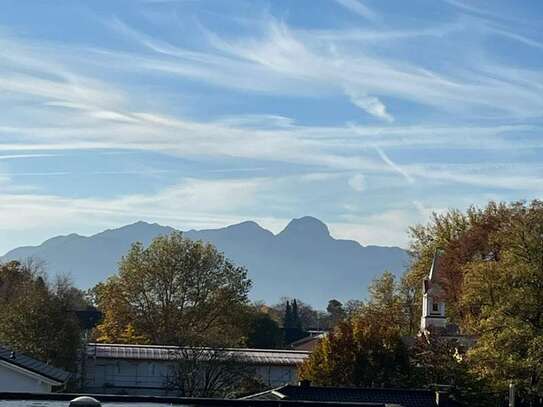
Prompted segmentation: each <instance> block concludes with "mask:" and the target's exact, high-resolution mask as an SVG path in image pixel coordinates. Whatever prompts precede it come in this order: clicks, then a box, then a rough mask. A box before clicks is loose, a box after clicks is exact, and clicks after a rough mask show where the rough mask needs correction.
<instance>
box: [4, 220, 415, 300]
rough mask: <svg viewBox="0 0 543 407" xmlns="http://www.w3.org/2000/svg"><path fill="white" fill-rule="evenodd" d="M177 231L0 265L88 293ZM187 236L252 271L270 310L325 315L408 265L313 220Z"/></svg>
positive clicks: (148, 229) (68, 246) (136, 229)
mask: <svg viewBox="0 0 543 407" xmlns="http://www.w3.org/2000/svg"><path fill="white" fill-rule="evenodd" d="M174 230H176V229H174V228H172V227H170V226H163V225H160V224H158V223H147V222H143V221H138V222H135V223H132V224H129V225H124V226H121V227H119V228H115V229H106V230H104V231H102V232H99V233H96V234H93V235H90V236H82V235H79V234H76V233H71V234H68V235H60V236H55V237H52V238H50V239H47V240H45V241H44V242H43V243H42V244H40V245H37V246H22V247H18V248H15V249H13V250H10V251H8V252H7V253H6V254H5V255H4V256H2V257H0V261H1V262H5V261H8V260H21V259H25V258H29V257H32V258H35V259H39V260H42V261H44V263H45V266H46V269H47V270H48V271H49V272H51V273H58V274H68V275H71V277H72V279H73V280H74V283H75V285H76V286H78V287H80V288H90V287H92V286H94V285H95V284H96V283H98V282H99V281H102V280H103V279H105V278H107V277H108V276H110V275H112V274H113V273H114V272H115V271H116V270H117V265H118V262H119V260H120V258H121V257H122V256H123V255H124V254H126V253H127V252H128V250H129V248H130V246H131V244H132V243H133V242H135V241H140V242H142V243H143V244H144V245H145V246H147V245H148V244H149V243H150V242H151V241H152V240H153V239H154V238H155V237H157V236H159V235H165V234H169V233H171V232H173V231H174ZM182 233H183V234H184V235H185V236H186V237H187V238H190V239H193V240H203V241H206V242H210V243H213V244H214V245H215V246H217V248H218V249H219V250H220V251H223V252H224V253H225V255H226V256H227V257H228V258H230V259H231V260H232V261H234V262H235V263H236V264H239V265H243V266H245V267H247V269H248V272H249V277H250V278H251V279H252V280H253V289H252V291H251V298H252V299H255V300H264V301H266V302H268V303H274V302H277V301H278V300H279V299H280V297H282V296H288V297H296V298H300V299H302V300H303V301H305V302H308V303H310V304H312V305H314V306H318V307H321V308H322V307H323V306H325V305H326V303H327V301H328V300H329V299H330V298H337V299H339V300H343V301H344V300H347V299H350V298H364V297H365V295H366V293H367V286H368V284H369V283H370V282H371V281H372V280H373V278H375V277H376V276H378V275H379V274H380V273H382V272H383V271H384V270H389V271H391V272H393V273H394V274H396V275H400V274H401V273H402V272H403V270H404V269H405V268H406V267H407V265H408V262H409V257H408V254H407V252H406V251H405V250H403V249H401V248H399V247H394V246H376V245H368V246H363V245H361V244H360V243H359V242H357V241H354V240H345V239H335V238H334V237H333V236H332V235H331V234H330V231H329V229H328V227H327V226H326V224H325V223H324V222H322V221H320V220H319V219H317V218H314V217H310V216H304V217H301V218H295V219H292V220H291V221H290V222H289V223H288V224H287V225H286V226H285V228H284V229H283V230H282V231H280V232H279V233H277V234H274V233H272V232H271V231H269V230H267V229H265V228H263V227H262V226H260V225H259V224H258V223H256V222H254V221H245V222H240V223H237V224H234V225H229V226H225V227H222V228H218V229H202V230H195V229H191V230H188V231H184V232H182Z"/></svg>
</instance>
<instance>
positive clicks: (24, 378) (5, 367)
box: [0, 346, 71, 393]
mask: <svg viewBox="0 0 543 407" xmlns="http://www.w3.org/2000/svg"><path fill="white" fill-rule="evenodd" d="M70 376H71V374H70V373H68V372H66V371H65V370H62V369H58V368H56V367H53V366H51V365H49V364H47V363H44V362H41V361H39V360H36V359H34V358H31V357H29V356H26V355H24V354H22V353H19V352H15V351H12V350H11V349H8V348H6V347H4V346H0V392H30V393H50V392H53V391H58V390H62V389H63V388H64V387H65V385H66V383H67V382H68V380H69V379H70Z"/></svg>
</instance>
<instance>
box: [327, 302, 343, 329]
mask: <svg viewBox="0 0 543 407" xmlns="http://www.w3.org/2000/svg"><path fill="white" fill-rule="evenodd" d="M326 311H327V312H328V318H329V326H330V327H334V326H336V325H337V324H338V323H339V322H341V321H343V320H344V319H345V318H346V317H347V313H346V312H345V309H344V308H343V304H342V303H341V302H339V301H338V300H336V299H332V300H330V301H328V306H327V307H326Z"/></svg>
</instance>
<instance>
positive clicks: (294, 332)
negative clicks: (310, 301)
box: [283, 299, 305, 345]
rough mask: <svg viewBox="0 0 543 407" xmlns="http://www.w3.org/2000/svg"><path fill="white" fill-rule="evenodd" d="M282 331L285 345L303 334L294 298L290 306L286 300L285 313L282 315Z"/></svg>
mask: <svg viewBox="0 0 543 407" xmlns="http://www.w3.org/2000/svg"><path fill="white" fill-rule="evenodd" d="M283 331H284V342H285V344H287V345H288V344H290V343H292V342H295V341H297V340H298V339H300V338H303V336H304V335H305V333H304V330H303V328H302V321H301V319H300V315H299V314H298V302H297V301H296V299H294V300H293V301H292V306H291V305H290V302H289V301H288V300H287V302H286V305H285V314H284V317H283Z"/></svg>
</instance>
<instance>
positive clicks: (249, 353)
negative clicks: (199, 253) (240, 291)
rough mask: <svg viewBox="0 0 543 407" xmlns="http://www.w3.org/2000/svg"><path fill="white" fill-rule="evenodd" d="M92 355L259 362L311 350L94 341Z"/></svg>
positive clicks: (289, 359)
mask: <svg viewBox="0 0 543 407" xmlns="http://www.w3.org/2000/svg"><path fill="white" fill-rule="evenodd" d="M87 354H88V356H90V357H96V358H108V359H141V360H175V359H179V358H188V357H191V356H193V355H194V356H198V357H202V358H204V359H205V358H206V357H207V358H209V359H212V358H213V359H215V358H220V357H222V358H224V359H232V360H236V361H239V362H243V363H249V364H255V365H288V366H292V365H298V364H300V363H302V362H303V361H304V360H305V359H306V358H307V357H308V356H309V355H310V352H306V351H293V350H276V349H244V348H224V349H213V348H187V347H177V346H158V345H120V344H101V343H90V344H88V347H87Z"/></svg>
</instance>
